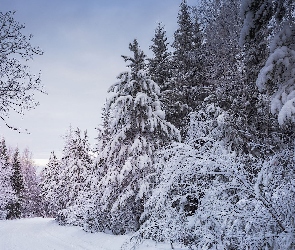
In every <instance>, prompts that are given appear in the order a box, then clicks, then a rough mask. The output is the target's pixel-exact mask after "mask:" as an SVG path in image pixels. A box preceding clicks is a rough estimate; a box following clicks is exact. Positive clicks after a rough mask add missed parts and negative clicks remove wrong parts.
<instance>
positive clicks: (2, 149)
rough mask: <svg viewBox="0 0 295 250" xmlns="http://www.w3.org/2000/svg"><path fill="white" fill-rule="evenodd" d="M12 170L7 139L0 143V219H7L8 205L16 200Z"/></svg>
mask: <svg viewBox="0 0 295 250" xmlns="http://www.w3.org/2000/svg"><path fill="white" fill-rule="evenodd" d="M11 175H12V168H11V164H10V161H9V154H8V149H7V146H6V142H5V139H4V138H2V140H1V142H0V219H6V216H7V205H8V204H11V203H12V201H13V200H14V199H15V195H14V192H13V189H12V185H11V179H10V178H11Z"/></svg>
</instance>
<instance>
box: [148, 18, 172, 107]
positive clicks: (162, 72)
mask: <svg viewBox="0 0 295 250" xmlns="http://www.w3.org/2000/svg"><path fill="white" fill-rule="evenodd" d="M152 42H153V44H152V45H151V46H150V49H151V50H152V52H153V55H154V57H153V58H149V59H148V68H149V74H150V76H151V79H152V80H153V81H154V82H156V83H157V84H158V85H159V87H160V91H161V94H162V97H163V98H164V96H163V93H162V92H163V91H164V90H165V89H167V84H169V81H170V79H171V76H172V72H171V70H172V69H171V66H170V64H171V53H170V52H169V51H168V45H169V43H168V42H167V36H166V31H165V28H164V26H163V25H162V24H161V23H158V26H157V28H156V30H155V36H154V37H153V39H152ZM163 98H161V101H162V100H163Z"/></svg>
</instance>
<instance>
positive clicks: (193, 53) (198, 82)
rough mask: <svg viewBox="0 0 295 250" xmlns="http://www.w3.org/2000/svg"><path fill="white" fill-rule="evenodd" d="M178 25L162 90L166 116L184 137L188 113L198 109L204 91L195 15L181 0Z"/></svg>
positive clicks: (198, 28) (198, 34) (197, 26)
mask: <svg viewBox="0 0 295 250" xmlns="http://www.w3.org/2000/svg"><path fill="white" fill-rule="evenodd" d="M177 23H178V29H177V30H176V31H175V33H174V42H173V43H172V47H173V48H174V52H173V56H172V79H171V82H170V84H169V91H167V92H166V93H165V94H166V95H167V96H168V97H167V99H168V100H170V102H169V104H168V105H167V120H168V121H169V122H171V123H173V124H174V125H175V126H176V127H177V128H179V129H180V131H181V134H182V137H185V135H186V130H187V124H188V121H189V117H188V114H189V113H190V112H192V111H194V110H196V109H198V107H199V105H200V104H201V102H202V100H203V99H204V97H205V95H204V92H203V89H204V84H205V83H204V77H203V72H202V71H203V67H204V65H203V58H202V49H201V45H202V32H201V30H200V26H199V23H198V18H197V16H196V15H195V16H193V15H192V11H191V8H190V7H189V6H188V5H187V2H186V1H185V0H183V1H182V2H181V4H180V10H179V13H178V22H177Z"/></svg>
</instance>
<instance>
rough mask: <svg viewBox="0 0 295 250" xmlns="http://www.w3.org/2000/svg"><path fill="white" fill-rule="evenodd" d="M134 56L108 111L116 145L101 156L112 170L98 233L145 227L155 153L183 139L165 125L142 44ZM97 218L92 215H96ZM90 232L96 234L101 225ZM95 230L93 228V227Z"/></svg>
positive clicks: (102, 195) (103, 190)
mask: <svg viewBox="0 0 295 250" xmlns="http://www.w3.org/2000/svg"><path fill="white" fill-rule="evenodd" d="M129 49H130V50H131V52H132V53H133V56H132V57H128V56H123V58H124V60H125V61H126V62H130V64H129V65H128V66H129V67H130V69H131V72H126V73H122V74H121V75H120V76H119V77H118V79H119V82H118V83H116V84H114V85H113V86H112V87H111V88H110V89H109V92H111V93H112V97H111V98H109V99H108V100H107V103H106V106H105V110H106V112H107V114H108V129H109V134H110V135H109V138H110V140H109V141H108V142H107V143H106V145H104V149H103V151H102V152H101V153H100V154H99V160H98V162H100V164H102V165H103V166H104V168H105V169H106V171H105V172H106V174H105V175H104V176H103V177H102V178H101V180H100V182H99V185H98V187H97V188H98V190H99V194H98V197H97V209H98V211H96V212H94V214H95V213H96V214H95V215H92V219H94V218H93V217H96V220H97V221H96V222H95V224H96V225H98V226H97V229H98V230H104V229H106V228H108V229H110V230H112V232H114V233H115V234H121V233H125V232H129V231H134V230H137V229H138V228H139V218H140V215H141V213H142V211H143V204H144V202H145V199H146V198H147V197H148V195H149V194H148V192H149V188H150V186H151V185H152V183H150V182H149V181H147V180H146V178H145V177H146V176H148V175H149V174H151V173H153V172H154V169H153V159H154V153H155V151H156V150H157V149H158V148H160V147H162V146H164V145H165V144H167V143H169V142H170V141H171V140H173V139H174V140H177V139H178V136H179V135H178V131H177V130H176V129H175V127H174V126H173V125H171V124H170V123H168V122H166V121H165V113H164V112H163V111H162V110H161V103H160V101H159V97H158V96H159V94H160V90H159V87H158V85H157V84H156V83H155V82H154V81H152V80H151V79H150V77H149V76H148V75H147V73H146V71H145V69H146V65H145V55H144V53H143V51H142V50H141V49H140V47H139V45H138V42H137V40H134V41H133V43H131V44H130V45H129ZM91 213H92V212H91ZM92 219H91V217H89V218H88V221H89V227H90V228H89V229H90V230H94V229H95V225H93V222H91V223H92V224H91V225H90V221H91V220H92ZM91 227H92V228H91Z"/></svg>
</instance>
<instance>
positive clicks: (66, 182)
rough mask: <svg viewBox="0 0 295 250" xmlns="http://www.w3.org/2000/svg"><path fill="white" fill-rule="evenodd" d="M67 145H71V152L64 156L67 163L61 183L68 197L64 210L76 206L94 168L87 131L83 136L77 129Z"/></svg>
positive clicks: (63, 169) (65, 195) (64, 166)
mask: <svg viewBox="0 0 295 250" xmlns="http://www.w3.org/2000/svg"><path fill="white" fill-rule="evenodd" d="M67 143H70V145H66V147H69V149H70V150H69V151H68V153H69V155H64V156H63V157H64V158H67V161H66V164H65V165H63V166H62V172H61V174H60V183H59V185H61V189H62V192H63V194H64V197H66V200H65V204H64V208H68V207H70V206H72V205H74V204H75V201H76V200H77V197H78V194H79V192H80V191H82V190H84V189H85V184H86V179H87V176H88V175H90V174H91V168H92V160H91V157H90V151H91V149H90V145H89V142H88V136H87V131H85V132H84V133H83V134H82V135H81V131H80V129H79V128H77V129H76V130H75V131H74V132H73V134H72V139H71V141H69V142H67ZM62 164H63V162H62Z"/></svg>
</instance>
